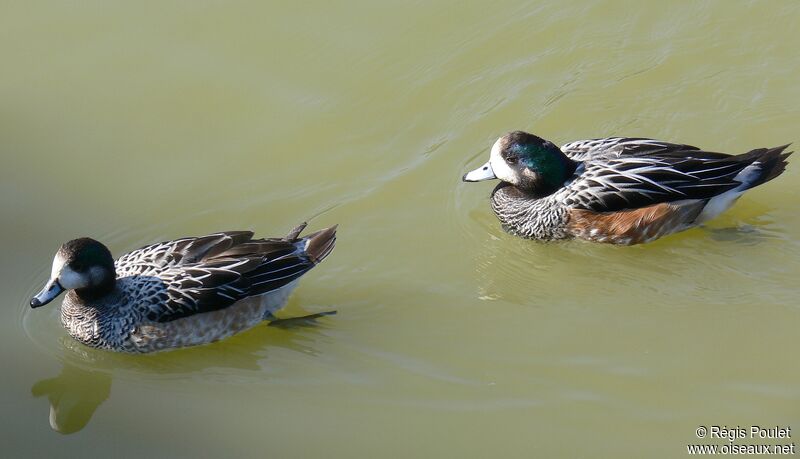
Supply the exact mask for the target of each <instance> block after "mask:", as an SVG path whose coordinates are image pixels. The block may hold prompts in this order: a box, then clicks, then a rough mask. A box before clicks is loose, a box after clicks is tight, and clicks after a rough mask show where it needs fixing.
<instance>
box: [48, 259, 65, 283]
mask: <svg viewBox="0 0 800 459" xmlns="http://www.w3.org/2000/svg"><path fill="white" fill-rule="evenodd" d="M65 263H66V260H64V259H63V258H62V257H61V254H60V253H56V256H55V258H53V267H52V268H51V269H50V279H58V275H59V274H60V273H61V269H63V268H64V264H65Z"/></svg>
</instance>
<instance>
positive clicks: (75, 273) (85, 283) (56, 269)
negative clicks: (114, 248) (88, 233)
mask: <svg viewBox="0 0 800 459" xmlns="http://www.w3.org/2000/svg"><path fill="white" fill-rule="evenodd" d="M116 278H117V274H116V271H115V270H114V257H112V256H111V252H109V250H108V248H106V246H104V245H103V244H101V243H99V242H97V241H95V240H94V239H90V238H88V237H84V238H80V239H73V240H71V241H69V242H67V243H65V244H64V245H62V246H61V248H59V249H58V252H56V256H55V258H54V259H53V268H52V271H51V272H50V280H48V281H47V284H45V286H44V288H43V289H42V291H41V292H39V293H38V294H36V296H34V297H33V298H31V307H32V308H38V307H39V306H44V305H46V304H47V303H49V302H51V301H53V299H55V298H56V297H57V296H58V295H60V294H61V292H63V291H64V290H75V292H76V293H77V294H78V296H80V297H82V298H87V299H88V298H92V297H99V296H102V295H105V294H106V293H109V292H110V291H111V290H113V289H114V283H115V282H116Z"/></svg>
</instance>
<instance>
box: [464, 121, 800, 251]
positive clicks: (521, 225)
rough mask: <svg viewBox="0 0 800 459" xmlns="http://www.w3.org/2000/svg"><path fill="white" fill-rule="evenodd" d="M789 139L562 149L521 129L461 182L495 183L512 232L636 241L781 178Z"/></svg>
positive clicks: (710, 213) (634, 142)
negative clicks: (710, 146) (718, 147)
mask: <svg viewBox="0 0 800 459" xmlns="http://www.w3.org/2000/svg"><path fill="white" fill-rule="evenodd" d="M786 147H788V145H783V146H780V147H775V148H758V149H756V150H752V151H750V152H747V153H743V154H740V155H729V154H725V153H713V152H709V151H704V150H700V149H699V148H697V147H693V146H691V145H682V144H674V143H667V142H661V141H658V140H652V139H643V138H627V137H610V138H605V139H591V140H579V141H576V142H572V143H568V144H566V145H564V146H563V147H561V148H558V147H557V146H555V145H554V144H553V143H552V142H549V141H547V140H544V139H542V138H540V137H537V136H535V135H533V134H529V133H527V132H522V131H515V132H511V133H508V134H506V135H504V136H502V137H500V138H499V139H498V140H497V141H496V142H495V143H494V145H493V146H492V150H491V153H490V155H489V162H487V163H486V164H484V165H483V166H481V167H479V168H477V169H475V170H473V171H472V172H469V173H467V174H465V175H464V177H463V180H464V181H465V182H478V181H481V180H489V179H500V181H501V182H500V184H499V185H497V187H495V189H494V191H492V195H491V204H492V210H494V213H495V214H496V215H497V218H498V219H499V220H500V221H501V222H502V224H503V226H504V227H505V228H506V229H507V230H508V231H509V232H511V233H512V234H516V235H518V236H521V237H525V238H530V239H542V240H555V239H568V238H579V239H585V240H589V241H594V242H607V243H612V244H623V245H631V244H639V243H644V242H649V241H653V240H655V239H658V238H660V237H662V236H666V235H668V234H672V233H676V232H678V231H683V230H685V229H688V228H691V227H694V226H697V225H699V224H701V223H703V222H705V221H708V220H710V219H712V218H714V217H716V216H717V215H719V214H720V213H722V212H723V211H725V210H726V209H728V208H729V207H730V206H731V205H732V204H733V203H734V202H735V201H736V199H737V198H738V197H739V196H741V194H742V193H744V192H745V191H747V190H749V189H750V188H753V187H755V186H758V185H761V184H762V183H765V182H768V181H770V180H772V179H774V178H775V177H777V176H779V175H780V174H781V173H782V172H783V170H784V168H785V167H786V158H787V157H788V156H789V155H790V154H791V153H792V152H787V153H784V152H783V151H784V150H785V149H786Z"/></svg>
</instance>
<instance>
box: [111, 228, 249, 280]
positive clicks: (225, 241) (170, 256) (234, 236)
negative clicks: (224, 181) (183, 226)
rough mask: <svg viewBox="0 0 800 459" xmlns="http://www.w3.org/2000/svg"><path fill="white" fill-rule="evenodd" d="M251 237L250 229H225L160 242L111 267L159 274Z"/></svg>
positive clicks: (122, 274) (123, 274)
mask: <svg viewBox="0 0 800 459" xmlns="http://www.w3.org/2000/svg"><path fill="white" fill-rule="evenodd" d="M252 238H253V232H252V231H225V232H220V233H214V234H209V235H208V236H202V237H184V238H180V239H175V240H173V241H166V242H159V243H156V244H151V245H147V246H144V247H142V248H139V249H136V250H133V251H131V252H128V253H126V254H125V255H123V256H121V257H120V258H119V259H118V260H117V261H116V262H115V263H114V267H115V269H116V271H117V277H127V276H135V275H141V276H158V275H159V274H160V273H162V272H164V271H165V270H167V269H169V268H173V267H176V266H182V265H191V264H193V263H197V262H199V261H201V260H203V259H204V258H211V257H213V256H214V255H215V254H218V253H221V252H224V251H226V250H228V249H230V248H231V247H233V246H236V245H240V244H243V243H246V242H248V241H250V240H251V239H252Z"/></svg>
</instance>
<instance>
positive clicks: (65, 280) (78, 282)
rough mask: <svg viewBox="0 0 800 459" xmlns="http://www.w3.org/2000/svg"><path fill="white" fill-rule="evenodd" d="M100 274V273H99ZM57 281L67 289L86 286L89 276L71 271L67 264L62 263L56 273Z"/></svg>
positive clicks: (89, 281) (89, 280) (88, 282)
mask: <svg viewBox="0 0 800 459" xmlns="http://www.w3.org/2000/svg"><path fill="white" fill-rule="evenodd" d="M101 275H102V274H101ZM58 283H59V284H61V286H62V287H64V288H65V289H67V290H74V289H76V288H84V287H88V286H89V284H90V283H91V279H90V278H89V276H87V275H85V274H81V273H78V272H77V271H73V270H72V269H71V268H70V267H69V266H67V265H64V267H63V268H61V273H60V274H59V275H58Z"/></svg>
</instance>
